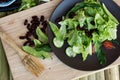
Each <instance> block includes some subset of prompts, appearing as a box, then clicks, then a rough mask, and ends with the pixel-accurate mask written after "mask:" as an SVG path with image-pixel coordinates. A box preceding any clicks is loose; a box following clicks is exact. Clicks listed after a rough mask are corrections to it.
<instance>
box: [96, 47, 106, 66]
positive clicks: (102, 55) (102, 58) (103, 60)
mask: <svg viewBox="0 0 120 80" xmlns="http://www.w3.org/2000/svg"><path fill="white" fill-rule="evenodd" d="M97 58H98V61H99V63H100V64H101V65H104V64H105V63H106V57H105V53H104V52H103V51H102V49H99V50H98V51H97Z"/></svg>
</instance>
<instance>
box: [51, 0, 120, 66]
mask: <svg viewBox="0 0 120 80" xmlns="http://www.w3.org/2000/svg"><path fill="white" fill-rule="evenodd" d="M58 24H59V25H60V26H57V25H55V24H54V23H52V22H49V25H50V28H51V30H52V32H53V33H54V35H55V37H54V39H53V43H54V45H55V46H56V47H57V48H61V47H62V46H63V45H64V43H65V41H67V43H68V45H69V46H68V47H67V48H66V51H65V52H66V55H67V56H68V57H76V56H77V55H80V54H81V55H82V58H83V61H85V60H86V59H87V56H88V55H92V54H93V53H96V55H97V58H98V61H99V63H100V64H105V63H106V57H105V53H104V51H103V50H102V48H101V47H102V46H105V47H106V46H107V48H109V49H112V48H115V47H114V45H113V44H112V41H113V40H116V39H117V26H118V24H119V22H118V20H117V19H116V18H115V17H114V16H113V15H112V14H111V13H110V11H109V10H108V9H107V7H106V6H105V4H104V3H101V2H100V1H99V0H84V1H82V2H80V3H77V4H76V5H75V6H74V7H73V8H72V9H70V10H69V11H68V12H67V14H66V15H64V16H62V20H60V21H58ZM105 44H106V45H105Z"/></svg>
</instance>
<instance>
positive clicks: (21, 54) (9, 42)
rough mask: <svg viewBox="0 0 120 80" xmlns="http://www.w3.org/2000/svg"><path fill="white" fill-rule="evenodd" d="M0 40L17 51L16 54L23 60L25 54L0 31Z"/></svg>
mask: <svg viewBox="0 0 120 80" xmlns="http://www.w3.org/2000/svg"><path fill="white" fill-rule="evenodd" d="M0 38H1V39H2V40H3V41H5V42H6V43H7V44H8V45H10V46H11V47H12V48H14V49H15V50H16V51H17V54H18V55H19V56H20V57H21V58H22V59H23V58H24V57H25V56H26V55H27V54H26V53H25V52H24V51H23V50H21V49H20V48H19V47H18V46H17V44H16V43H15V42H14V41H13V40H12V39H11V38H10V37H9V36H8V35H7V34H5V33H4V32H2V31H0Z"/></svg>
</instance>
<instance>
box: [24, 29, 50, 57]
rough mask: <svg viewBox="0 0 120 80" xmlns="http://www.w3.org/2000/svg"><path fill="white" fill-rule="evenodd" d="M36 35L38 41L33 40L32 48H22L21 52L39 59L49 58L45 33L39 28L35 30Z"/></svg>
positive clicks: (48, 47)
mask: <svg viewBox="0 0 120 80" xmlns="http://www.w3.org/2000/svg"><path fill="white" fill-rule="evenodd" d="M36 34H37V36H38V38H39V39H34V44H35V46H34V47H30V46H23V47H22V48H23V50H24V51H25V52H27V53H29V54H31V55H33V56H36V57H40V58H50V57H51V56H50V54H49V52H51V51H52V50H51V47H50V46H49V43H48V37H47V36H46V34H45V33H43V32H42V31H41V29H40V28H39V27H37V29H36Z"/></svg>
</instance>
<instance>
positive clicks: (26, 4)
mask: <svg viewBox="0 0 120 80" xmlns="http://www.w3.org/2000/svg"><path fill="white" fill-rule="evenodd" d="M35 5H36V2H35V0H22V4H21V6H20V8H19V10H18V11H22V10H25V9H29V8H31V7H33V6H35Z"/></svg>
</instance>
